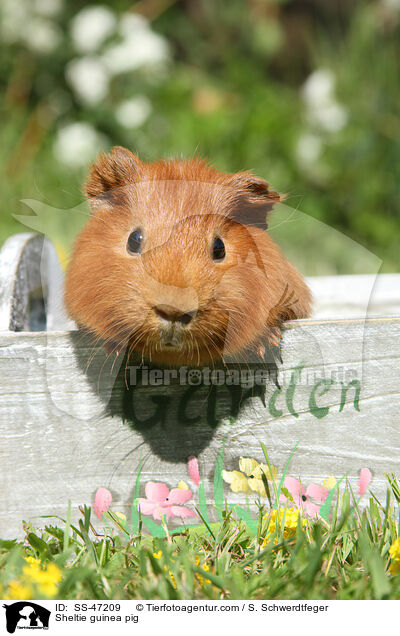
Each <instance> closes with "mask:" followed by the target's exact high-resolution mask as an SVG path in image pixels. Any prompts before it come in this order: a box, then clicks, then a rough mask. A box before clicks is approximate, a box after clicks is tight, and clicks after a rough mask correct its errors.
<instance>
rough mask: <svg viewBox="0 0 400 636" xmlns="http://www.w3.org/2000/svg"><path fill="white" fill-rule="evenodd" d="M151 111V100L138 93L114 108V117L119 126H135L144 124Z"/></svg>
mask: <svg viewBox="0 0 400 636" xmlns="http://www.w3.org/2000/svg"><path fill="white" fill-rule="evenodd" d="M150 113H151V102H150V100H148V99H147V97H144V95H138V96H137V97H133V98H132V99H127V100H126V101H124V102H121V104H120V105H119V106H118V107H117V108H116V111H115V117H116V119H117V121H118V122H119V123H120V124H121V126H125V128H137V127H138V126H141V125H142V124H144V122H145V121H146V119H147V118H148V117H149V115H150Z"/></svg>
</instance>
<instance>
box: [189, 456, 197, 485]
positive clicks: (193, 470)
mask: <svg viewBox="0 0 400 636" xmlns="http://www.w3.org/2000/svg"><path fill="white" fill-rule="evenodd" d="M188 473H189V477H190V479H191V480H192V481H193V483H194V484H196V486H198V485H199V483H200V473H199V462H198V461H197V457H193V456H192V457H189V459H188Z"/></svg>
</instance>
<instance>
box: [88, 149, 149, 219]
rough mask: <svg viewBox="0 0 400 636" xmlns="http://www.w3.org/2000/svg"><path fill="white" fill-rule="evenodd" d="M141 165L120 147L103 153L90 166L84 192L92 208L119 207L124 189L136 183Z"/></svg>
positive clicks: (123, 197)
mask: <svg viewBox="0 0 400 636" xmlns="http://www.w3.org/2000/svg"><path fill="white" fill-rule="evenodd" d="M142 167H143V164H142V162H141V161H140V159H139V157H138V156H137V155H136V154H134V153H133V152H131V151H130V150H127V149H126V148H122V146H114V147H113V148H112V150H111V153H106V152H103V153H102V154H101V155H99V157H97V159H96V161H95V162H94V164H92V165H91V166H90V169H89V176H88V178H87V181H86V183H85V192H86V195H87V197H88V199H89V203H90V205H91V207H92V208H97V207H99V206H100V205H101V206H104V205H105V204H106V205H107V204H108V205H111V206H113V205H121V204H123V203H124V202H125V200H126V188H125V186H127V185H128V184H129V183H133V182H134V181H137V180H138V178H139V177H140V174H141V172H142Z"/></svg>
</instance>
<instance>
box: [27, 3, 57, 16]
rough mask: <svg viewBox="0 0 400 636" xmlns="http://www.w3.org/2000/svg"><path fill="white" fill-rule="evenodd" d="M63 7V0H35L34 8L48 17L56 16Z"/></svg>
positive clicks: (36, 11)
mask: <svg viewBox="0 0 400 636" xmlns="http://www.w3.org/2000/svg"><path fill="white" fill-rule="evenodd" d="M62 8H63V0H33V10H34V11H35V13H39V14H40V15H45V16H47V17H50V16H55V15H57V14H58V13H60V11H61V9H62Z"/></svg>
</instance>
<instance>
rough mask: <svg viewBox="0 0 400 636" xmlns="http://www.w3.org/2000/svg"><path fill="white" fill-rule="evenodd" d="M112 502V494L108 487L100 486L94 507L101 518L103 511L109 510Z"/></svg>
mask: <svg viewBox="0 0 400 636" xmlns="http://www.w3.org/2000/svg"><path fill="white" fill-rule="evenodd" d="M111 502H112V494H111V493H110V491H109V490H107V488H99V489H98V490H97V492H96V495H95V498H94V504H93V509H94V511H95V513H96V515H97V516H98V518H99V519H101V515H102V514H103V512H107V510H108V508H109V506H110V505H111Z"/></svg>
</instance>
